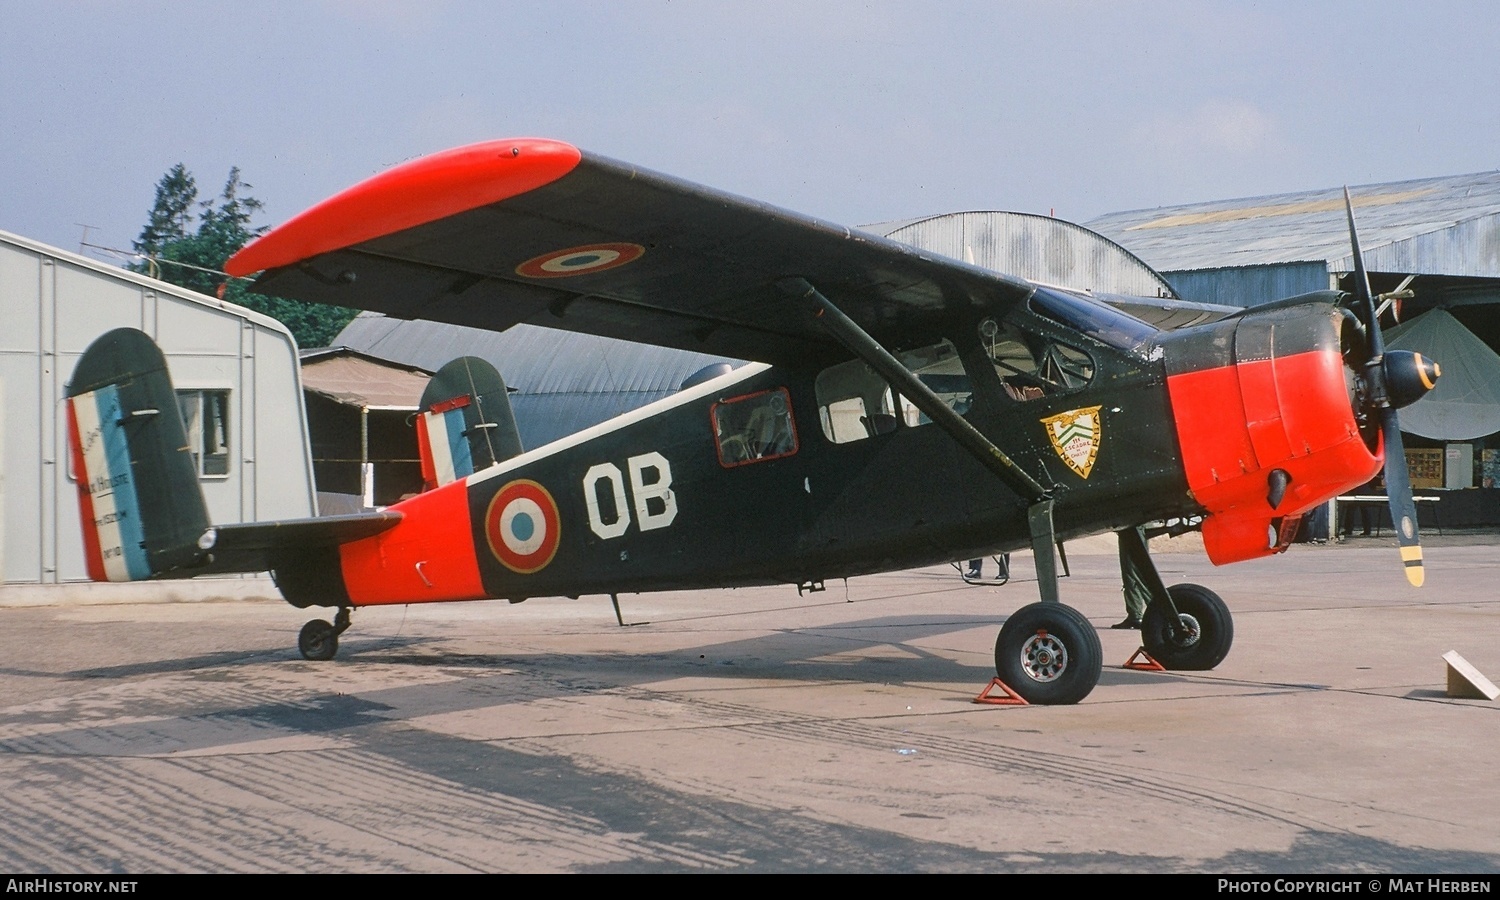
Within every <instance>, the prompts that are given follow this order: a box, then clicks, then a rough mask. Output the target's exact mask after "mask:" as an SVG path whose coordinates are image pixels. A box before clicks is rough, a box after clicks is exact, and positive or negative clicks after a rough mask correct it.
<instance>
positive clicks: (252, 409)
mask: <svg viewBox="0 0 1500 900" xmlns="http://www.w3.org/2000/svg"><path fill="white" fill-rule="evenodd" d="M0 322H4V323H5V327H4V328H3V329H0V398H3V401H0V402H3V409H4V415H5V422H6V427H5V428H4V429H0V443H3V446H0V512H3V515H0V530H3V531H0V554H3V556H0V576H3V581H4V583H6V584H55V583H59V582H72V581H86V580H87V575H86V573H85V571H84V563H83V547H82V536H81V532H80V530H79V523H78V499H77V494H76V493H75V488H74V482H73V473H72V465H71V456H70V454H69V452H68V441H67V413H66V407H65V405H64V404H63V402H62V399H63V392H64V389H65V387H66V385H67V380H68V377H69V376H70V374H71V373H72V371H73V365H74V363H75V362H77V360H78V357H79V355H80V354H81V353H82V352H83V350H84V349H85V348H86V347H87V346H88V345H89V343H90V342H92V341H93V340H94V338H96V337H98V336H99V335H101V334H103V333H104V332H106V331H108V330H110V329H112V328H118V327H121V326H131V327H134V328H139V329H141V330H142V331H145V332H146V333H147V334H149V335H151V337H152V338H154V339H155V340H156V342H157V343H158V344H159V345H160V346H161V348H162V350H163V351H164V352H165V354H166V356H167V361H168V364H169V366H170V367H171V370H172V377H173V381H174V383H175V386H176V388H177V393H178V405H179V407H180V409H181V412H182V414H183V417H184V420H185V422H186V424H187V425H188V435H189V438H190V439H191V440H192V441H193V442H194V445H195V451H196V452H195V454H194V455H195V458H196V459H197V461H198V466H199V483H200V484H201V485H202V486H203V493H204V497H205V499H206V500H207V502H208V510H209V515H210V516H211V517H212V518H213V520H214V521H216V522H240V521H256V520H263V519H278V518H290V517H302V516H309V515H313V513H314V510H315V509H316V505H315V500H314V495H313V478H312V469H311V466H310V465H309V463H308V453H307V423H306V421H305V418H304V414H303V412H302V398H301V393H300V392H301V385H300V383H299V377H298V368H297V346H296V343H295V342H294V341H293V339H292V336H291V333H290V332H288V331H287V329H286V327H285V326H283V325H282V324H281V323H280V322H277V321H275V320H273V319H270V318H267V317H266V316H262V315H260V314H258V313H254V312H251V311H250V310H247V309H243V308H241V307H238V306H234V305H232V304H228V303H223V302H221V301H219V300H216V299H214V298H212V297H206V296H203V295H202V294H198V293H194V292H192V291H188V290H186V289H184V288H179V287H177V286H175V285H170V284H166V283H164V282H160V281H156V280H154V279H151V278H146V277H144V276H141V275H136V274H134V273H132V272H127V271H125V270H123V269H118V268H115V267H114V266H109V265H105V264H103V263H99V262H95V261H94V260H91V259H87V258H85V257H82V256H78V255H75V254H72V253H69V252H67V251H64V250H58V249H56V248H53V247H48V246H46V245H44V244H39V243H36V242H34V241H29V240H27V239H25V238H21V237H18V236H16V235H12V234H7V233H5V232H0Z"/></svg>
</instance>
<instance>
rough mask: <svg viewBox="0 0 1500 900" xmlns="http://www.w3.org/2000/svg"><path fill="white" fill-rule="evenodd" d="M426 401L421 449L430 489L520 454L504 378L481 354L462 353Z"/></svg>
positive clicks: (419, 428) (419, 439) (425, 393)
mask: <svg viewBox="0 0 1500 900" xmlns="http://www.w3.org/2000/svg"><path fill="white" fill-rule="evenodd" d="M421 405H422V411H421V413H420V414H419V415H418V416H417V447H418V449H419V450H420V452H421V455H422V480H423V482H425V488H426V490H432V489H433V488H437V487H442V486H443V485H445V484H447V483H449V482H450V481H457V480H458V479H460V478H463V477H465V476H468V475H472V474H474V473H475V472H477V471H479V470H480V469H484V468H487V467H489V466H492V465H494V464H495V463H497V462H501V461H504V460H507V459H510V458H511V457H513V456H518V455H520V453H521V438H520V435H519V433H518V432H517V431H516V417H515V416H514V415H513V414H512V413H511V410H510V397H509V396H508V395H507V392H506V387H505V379H503V378H501V377H500V373H499V372H497V371H495V367H494V366H492V365H490V364H489V363H488V362H486V361H485V360H483V359H480V358H479V357H477V356H461V357H459V358H458V359H455V360H453V361H452V362H450V363H448V364H447V365H445V366H443V367H442V368H441V369H439V370H438V371H437V374H436V375H434V376H432V380H431V381H430V382H428V383H427V389H426V390H425V391H423V392H422V400H421Z"/></svg>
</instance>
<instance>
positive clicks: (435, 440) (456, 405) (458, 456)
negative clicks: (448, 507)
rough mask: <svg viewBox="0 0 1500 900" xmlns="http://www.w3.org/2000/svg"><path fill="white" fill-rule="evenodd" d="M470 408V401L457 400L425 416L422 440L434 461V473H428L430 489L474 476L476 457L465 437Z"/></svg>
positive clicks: (421, 434)
mask: <svg viewBox="0 0 1500 900" xmlns="http://www.w3.org/2000/svg"><path fill="white" fill-rule="evenodd" d="M468 405H469V398H468V397H457V398H454V399H453V400H451V401H448V402H446V403H442V404H439V405H437V406H435V407H433V408H432V409H430V410H428V411H425V412H423V413H422V416H421V431H420V434H419V437H420V439H421V440H422V441H424V442H425V448H424V449H425V450H426V451H427V454H428V458H429V459H430V460H431V465H432V471H431V472H430V473H424V474H425V475H427V480H428V482H429V487H441V486H443V485H445V484H448V483H449V482H452V481H457V480H458V479H460V478H465V477H467V476H469V475H473V474H474V456H473V452H472V450H471V449H470V447H469V438H468V435H467V434H466V433H465V432H466V430H467V425H466V423H465V420H464V407H466V406H468Z"/></svg>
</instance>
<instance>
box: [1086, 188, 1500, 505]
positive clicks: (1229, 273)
mask: <svg viewBox="0 0 1500 900" xmlns="http://www.w3.org/2000/svg"><path fill="white" fill-rule="evenodd" d="M1350 194H1351V195H1352V198H1353V205H1354V216H1355V222H1356V224H1357V226H1358V228H1359V240H1360V247H1361V249H1362V250H1363V253H1364V258H1365V267H1366V269H1367V270H1368V271H1369V273H1370V283H1371V289H1372V290H1373V291H1374V292H1376V293H1377V294H1378V293H1382V292H1387V293H1394V292H1396V291H1398V290H1402V289H1404V290H1409V291H1410V296H1409V297H1404V298H1399V299H1397V300H1396V303H1399V311H1400V322H1401V324H1399V325H1397V324H1395V322H1394V317H1393V316H1392V315H1391V313H1389V312H1388V313H1387V315H1386V316H1385V318H1384V319H1383V320H1382V321H1383V323H1384V331H1385V335H1386V343H1387V345H1389V346H1391V347H1395V348H1401V349H1408V350H1417V351H1419V352H1422V353H1424V354H1426V355H1428V356H1430V357H1431V358H1433V359H1435V360H1437V361H1438V362H1439V364H1440V365H1441V366H1442V367H1443V377H1442V379H1440V380H1439V381H1438V384H1437V387H1436V388H1435V389H1434V390H1433V391H1432V392H1431V393H1430V394H1428V395H1427V396H1426V397H1424V398H1423V399H1422V400H1419V401H1418V402H1417V403H1416V404H1414V405H1413V406H1411V407H1409V408H1408V409H1406V410H1403V411H1402V413H1401V430H1402V431H1403V432H1406V433H1407V434H1408V435H1409V436H1410V437H1408V439H1407V441H1406V444H1407V456H1408V463H1409V468H1410V469H1411V471H1412V479H1413V485H1414V486H1415V487H1417V489H1418V490H1419V491H1421V492H1423V493H1428V494H1431V495H1433V496H1438V497H1440V498H1441V501H1442V502H1441V503H1439V504H1435V505H1429V506H1427V507H1426V508H1423V507H1422V506H1421V505H1419V512H1420V513H1421V514H1422V516H1423V518H1424V521H1423V525H1424V526H1430V525H1433V524H1437V525H1442V524H1447V525H1460V524H1468V525H1497V524H1500V490H1496V489H1495V488H1496V487H1497V486H1500V434H1497V432H1500V356H1497V355H1496V353H1495V352H1494V351H1495V349H1496V348H1500V172H1482V173H1479V174H1474V175H1450V176H1444V177H1440V178H1423V179H1416V180H1412V181H1400V182H1393V183H1388V184H1372V185H1363V186H1360V187H1353V188H1350ZM1086 225H1087V227H1088V228H1091V229H1094V230H1096V231H1098V232H1100V233H1101V234H1103V235H1105V236H1107V237H1109V238H1111V239H1113V240H1114V241H1117V242H1118V243H1120V244H1121V245H1123V246H1124V247H1126V248H1128V249H1129V250H1130V251H1132V252H1133V253H1135V254H1136V255H1138V256H1139V257H1140V258H1141V259H1144V260H1145V261H1146V262H1148V263H1150V264H1151V265H1152V266H1153V267H1154V268H1155V269H1156V270H1157V271H1159V272H1161V273H1162V275H1163V276H1165V278H1166V279H1167V280H1168V281H1169V282H1171V284H1172V286H1173V288H1174V289H1175V291H1176V293H1177V294H1178V295H1179V296H1180V297H1182V298H1183V299H1185V300H1192V301H1199V302H1206V303H1219V304H1227V305H1231V306H1254V305H1257V304H1260V303H1267V302H1270V301H1273V300H1278V299H1281V298H1283V297H1290V296H1294V295H1296V294H1301V293H1307V292H1309V291H1319V290H1328V289H1338V290H1350V289H1351V281H1350V279H1351V273H1352V272H1353V269H1354V263H1353V254H1352V252H1351V250H1350V244H1349V225H1348V219H1347V216H1346V213H1345V206H1344V193H1343V190H1342V189H1341V188H1329V189H1327V190H1318V191H1304V192H1300V193H1295V194H1281V195H1277V196H1269V197H1252V198H1248V199H1242V200H1220V201H1215V202H1212V203H1195V204H1189V205H1183V206H1168V207H1159V208H1156V209H1144V210H1134V211H1130V212H1120V213H1111V214H1110V215H1106V216H1101V217H1100V218H1098V219H1094V220H1093V221H1091V222H1088V223H1086ZM1394 306H1395V304H1394V303H1393V307H1394ZM1470 488H1473V489H1474V490H1469V489H1470ZM1434 492H1437V493H1434ZM1432 512H1440V514H1439V515H1438V516H1437V521H1436V522H1431V521H1428V517H1429V515H1430V514H1431V513H1432Z"/></svg>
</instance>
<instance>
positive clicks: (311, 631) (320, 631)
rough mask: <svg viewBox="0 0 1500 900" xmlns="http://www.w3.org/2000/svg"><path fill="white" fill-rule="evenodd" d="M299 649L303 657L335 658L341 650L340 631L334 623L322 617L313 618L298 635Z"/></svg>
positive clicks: (316, 658) (314, 658) (319, 659)
mask: <svg viewBox="0 0 1500 900" xmlns="http://www.w3.org/2000/svg"><path fill="white" fill-rule="evenodd" d="M297 649H298V650H300V651H301V652H302V658H303V659H311V660H318V661H321V660H325V659H333V657H334V654H336V653H338V652H339V633H338V631H337V629H335V628H334V626H333V625H331V624H329V623H328V622H325V621H323V620H322V619H313V620H312V621H311V622H308V623H307V624H306V625H303V626H302V631H301V632H300V633H298V635H297Z"/></svg>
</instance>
